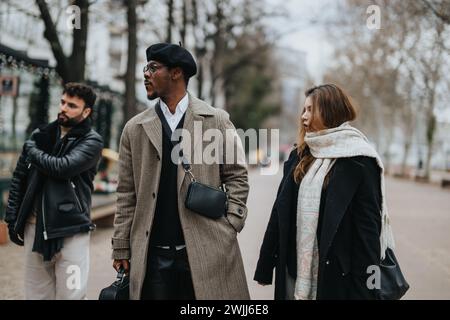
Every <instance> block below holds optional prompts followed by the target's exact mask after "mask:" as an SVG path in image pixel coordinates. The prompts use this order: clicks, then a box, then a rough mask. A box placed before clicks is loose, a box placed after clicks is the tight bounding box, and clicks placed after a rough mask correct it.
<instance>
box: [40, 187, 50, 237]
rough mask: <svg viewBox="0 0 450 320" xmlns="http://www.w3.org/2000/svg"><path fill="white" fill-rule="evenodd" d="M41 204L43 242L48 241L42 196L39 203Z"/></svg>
mask: <svg viewBox="0 0 450 320" xmlns="http://www.w3.org/2000/svg"><path fill="white" fill-rule="evenodd" d="M41 204H42V222H43V225H44V240H48V237H47V228H46V227H45V210H44V209H45V206H44V195H42V201H41Z"/></svg>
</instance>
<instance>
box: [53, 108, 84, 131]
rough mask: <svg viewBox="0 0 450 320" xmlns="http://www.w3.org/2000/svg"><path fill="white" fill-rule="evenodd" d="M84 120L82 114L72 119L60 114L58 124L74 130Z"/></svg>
mask: <svg viewBox="0 0 450 320" xmlns="http://www.w3.org/2000/svg"><path fill="white" fill-rule="evenodd" d="M83 120H84V119H83V115H81V114H80V115H79V116H76V117H73V118H70V117H68V116H66V115H64V114H63V113H62V112H60V113H58V118H57V122H58V124H59V125H60V126H63V127H65V128H73V127H75V126H76V125H77V124H79V123H80V122H82V121H83Z"/></svg>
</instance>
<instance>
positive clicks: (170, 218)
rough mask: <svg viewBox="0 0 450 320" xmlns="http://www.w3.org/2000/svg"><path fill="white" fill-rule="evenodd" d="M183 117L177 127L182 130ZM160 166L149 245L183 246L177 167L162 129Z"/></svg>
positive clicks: (170, 144)
mask: <svg viewBox="0 0 450 320" xmlns="http://www.w3.org/2000/svg"><path fill="white" fill-rule="evenodd" d="M183 123H184V115H183V117H182V118H181V120H180V122H179V123H178V125H177V129H179V128H182V127H183ZM162 137H163V138H162V159H161V161H162V166H161V176H160V177H159V189H158V198H157V200H156V209H155V217H154V219H153V225H152V232H151V235H150V245H152V246H177V245H182V244H184V236H183V230H182V229H181V222H180V216H179V212H178V190H177V171H178V166H177V165H176V164H175V163H173V162H172V159H171V153H172V149H173V144H172V142H171V141H170V137H168V136H167V135H166V134H165V133H164V129H162Z"/></svg>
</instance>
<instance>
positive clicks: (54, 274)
mask: <svg viewBox="0 0 450 320" xmlns="http://www.w3.org/2000/svg"><path fill="white" fill-rule="evenodd" d="M35 227H36V225H35V224H32V223H27V224H26V227H25V235H24V247H25V299H26V300H55V299H57V300H81V299H86V292H87V282H88V276H89V240H90V234H89V233H80V234H76V235H74V236H71V237H67V238H64V246H63V248H62V249H61V251H60V252H59V253H57V254H56V255H55V256H54V257H53V259H52V260H51V261H45V262H44V260H43V257H42V255H40V254H39V253H36V252H32V249H33V243H34V235H35Z"/></svg>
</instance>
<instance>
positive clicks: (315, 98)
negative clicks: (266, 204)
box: [294, 84, 356, 184]
mask: <svg viewBox="0 0 450 320" xmlns="http://www.w3.org/2000/svg"><path fill="white" fill-rule="evenodd" d="M305 97H306V98H308V97H310V98H311V100H312V111H311V113H312V115H311V116H312V118H311V123H313V122H314V120H315V118H317V117H320V119H322V124H323V125H324V126H325V128H327V129H329V128H335V127H338V126H340V125H341V124H343V123H344V122H346V121H352V120H354V119H355V118H356V107H355V105H354V103H353V102H352V100H351V98H350V96H349V95H347V94H346V93H345V92H344V90H342V89H341V88H339V87H338V86H337V85H335V84H323V85H320V86H316V87H312V88H310V89H308V90H306V91H305ZM304 112H305V110H304V109H303V110H302V113H301V114H302V115H303V113H304ZM305 134H306V129H305V126H304V125H303V121H302V120H301V116H300V130H299V136H298V144H297V154H298V155H299V157H300V162H299V163H298V165H297V167H296V168H295V170H294V180H295V182H296V183H300V181H301V180H302V179H303V177H304V176H305V174H306V172H308V169H309V167H310V166H311V164H312V163H313V161H314V160H315V159H314V157H313V156H312V155H311V152H310V150H309V147H308V145H307V144H306V143H305ZM325 184H326V183H325Z"/></svg>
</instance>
